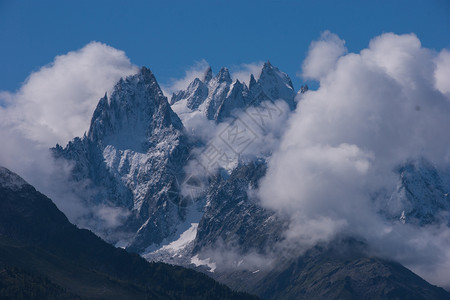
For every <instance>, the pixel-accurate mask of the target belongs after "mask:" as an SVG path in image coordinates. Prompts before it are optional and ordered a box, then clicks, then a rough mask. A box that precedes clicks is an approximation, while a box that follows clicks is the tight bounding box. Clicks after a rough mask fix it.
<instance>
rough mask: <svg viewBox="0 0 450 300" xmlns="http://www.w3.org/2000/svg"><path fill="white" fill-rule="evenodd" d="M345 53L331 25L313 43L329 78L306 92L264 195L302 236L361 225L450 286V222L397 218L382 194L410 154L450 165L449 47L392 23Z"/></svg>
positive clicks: (383, 246) (390, 253)
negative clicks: (393, 28)
mask: <svg viewBox="0 0 450 300" xmlns="http://www.w3.org/2000/svg"><path fill="white" fill-rule="evenodd" d="M345 53H346V50H345V47H344V42H343V41H342V40H340V39H339V38H338V37H337V36H336V35H334V34H332V33H329V32H326V33H324V34H323V35H322V36H321V38H320V40H319V41H316V42H313V43H312V45H311V47H310V52H309V54H308V56H307V58H306V60H305V63H304V64H303V75H304V76H305V77H309V78H313V79H317V80H319V81H320V87H319V89H318V90H317V91H309V92H307V93H305V94H304V95H302V98H301V100H300V102H299V104H298V107H297V109H296V112H295V113H294V115H293V116H292V117H291V119H290V121H289V123H290V125H289V127H288V129H287V131H286V132H285V134H284V136H283V138H282V140H281V144H280V147H279V149H278V150H277V151H276V152H275V153H274V155H273V156H272V158H271V161H270V163H269V169H268V173H267V175H266V177H265V178H264V179H263V181H262V184H261V188H260V191H259V192H260V196H261V199H262V203H263V205H265V206H266V207H269V208H271V209H274V210H276V211H278V212H279V213H280V214H283V215H285V216H288V217H289V218H290V220H291V226H290V229H289V230H288V232H286V237H287V238H288V240H290V241H291V242H293V243H295V244H296V246H298V245H300V247H304V248H305V249H306V248H308V247H310V246H312V245H314V244H315V243H317V242H320V241H329V240H331V239H333V238H334V237H336V235H337V234H340V233H344V234H349V235H353V236H355V235H356V236H358V237H362V238H363V239H366V240H367V241H368V243H369V244H370V245H371V246H372V247H373V249H377V250H379V253H378V254H379V255H384V256H387V257H389V258H392V259H396V260H398V261H400V262H403V263H405V264H406V265H407V266H409V267H411V268H412V269H413V270H415V271H417V272H418V273H419V274H420V275H422V276H424V277H425V278H427V279H429V280H431V281H432V282H434V283H436V284H441V285H446V286H450V281H449V280H447V279H448V278H450V268H449V266H450V259H449V258H450V250H448V249H450V241H449V240H448V238H444V239H443V238H442V237H446V236H448V235H449V234H450V230H449V228H448V227H447V226H438V227H430V226H428V227H423V228H419V227H417V228H416V227H414V226H413V225H408V224H405V225H403V224H401V223H400V222H396V223H395V222H394V223H392V222H391V221H389V222H388V221H387V220H385V219H384V218H383V217H381V216H380V215H379V214H378V213H377V208H376V207H377V206H376V204H375V203H374V199H375V198H376V197H375V195H389V194H390V193H391V194H392V193H393V192H394V191H395V188H396V185H397V183H398V174H396V173H395V172H394V169H395V168H396V167H398V166H399V165H401V164H404V163H405V162H407V161H408V160H409V159H420V158H425V159H427V160H428V161H430V162H432V163H433V164H434V165H436V166H439V167H440V168H447V170H448V167H449V163H450V137H449V133H448V130H449V128H450V101H449V100H450V99H449V96H448V93H447V91H448V90H447V88H448V87H449V84H448V83H449V77H448V76H446V74H448V51H447V50H443V51H441V52H440V53H436V52H435V51H432V50H430V49H426V48H424V47H422V46H421V43H420V41H419V39H418V38H417V37H416V36H415V35H414V34H407V35H396V34H392V33H387V34H383V35H381V36H378V37H376V38H374V39H373V40H372V41H371V42H370V45H369V47H368V48H367V49H364V50H362V51H361V52H360V53H348V54H345ZM445 93H447V94H445ZM405 249H407V250H406V251H405ZM423 251H427V253H429V254H430V255H424V252H423ZM430 266H431V267H430ZM432 269H434V270H435V272H434V273H433V272H430V270H432ZM436 274H439V276H437V275H436ZM443 274H445V275H446V276H443Z"/></svg>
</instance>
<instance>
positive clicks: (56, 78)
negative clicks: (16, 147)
mask: <svg viewBox="0 0 450 300" xmlns="http://www.w3.org/2000/svg"><path fill="white" fill-rule="evenodd" d="M135 72H137V67H136V66H134V65H133V64H131V62H130V60H129V59H128V58H127V57H126V55H125V53H124V52H123V51H120V50H117V49H114V48H112V47H110V46H107V45H105V44H102V43H98V42H91V43H89V44H87V45H86V46H84V47H83V48H81V49H79V50H77V51H72V52H69V53H67V54H64V55H60V56H57V57H55V59H54V61H53V62H52V63H50V64H49V65H46V66H44V67H42V68H41V69H40V70H38V71H36V72H34V73H32V74H31V75H30V76H29V77H28V78H27V79H26V81H25V82H24V84H23V85H22V87H21V88H20V90H19V91H17V92H16V93H8V92H2V93H1V94H0V97H1V98H2V102H3V103H4V104H5V106H6V107H4V108H1V109H0V117H1V120H2V123H3V124H4V123H10V124H13V125H14V126H15V127H17V128H18V129H19V130H20V131H21V132H23V133H24V134H25V135H26V137H27V138H29V139H31V140H33V141H36V142H39V143H42V144H45V145H53V144H55V143H66V142H67V141H68V140H71V139H72V138H73V137H75V136H81V135H83V133H84V131H85V130H87V129H88V127H89V121H90V118H91V117H92V113H93V112H94V109H95V106H96V105H97V102H98V100H99V99H100V98H101V97H102V96H103V95H104V93H105V92H107V91H110V90H111V89H112V88H113V86H114V84H115V83H116V82H117V81H118V80H119V79H120V77H123V76H127V75H130V74H133V73H135Z"/></svg>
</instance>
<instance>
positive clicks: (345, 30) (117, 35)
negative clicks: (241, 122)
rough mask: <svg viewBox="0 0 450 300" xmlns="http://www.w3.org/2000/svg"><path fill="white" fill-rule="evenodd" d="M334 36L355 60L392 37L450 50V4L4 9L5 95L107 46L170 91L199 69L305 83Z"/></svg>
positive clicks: (1, 59)
mask: <svg viewBox="0 0 450 300" xmlns="http://www.w3.org/2000/svg"><path fill="white" fill-rule="evenodd" d="M327 29H328V30H330V31H332V32H333V33H336V34H337V35H339V36H340V38H342V39H344V40H345V41H346V46H347V48H348V49H349V51H359V50H360V49H362V48H365V47H367V44H368V42H369V41H370V39H371V38H373V37H374V36H376V35H379V34H381V33H383V32H395V33H398V34H402V33H411V32H414V33H416V34H417V36H418V37H419V39H420V40H421V42H422V43H423V46H424V47H427V48H432V49H436V50H440V49H442V48H450V1H446V0H431V1H416V0H409V1H403V0H390V1H331V0H330V1H287V0H286V1H282V0H280V1H215V0H210V1H134V2H133V3H126V4H124V2H123V1H12V0H0V41H1V47H0V70H1V72H0V90H7V91H14V90H16V89H18V88H19V87H20V85H21V83H22V82H23V80H25V79H26V77H27V76H28V75H29V74H30V72H32V71H36V70H38V69H39V68H40V67H41V66H43V65H45V64H47V63H49V62H51V61H52V60H53V58H54V57H55V56H56V55H59V54H65V53H67V52H68V51H71V50H77V49H79V48H81V47H83V46H84V45H86V44H87V43H89V42H90V41H93V40H95V41H100V42H103V43H106V44H108V45H111V46H113V47H115V48H117V49H121V50H124V51H125V52H126V54H127V56H128V57H129V58H130V59H131V61H132V62H133V63H134V64H136V65H145V66H148V67H149V68H150V69H152V70H153V72H154V73H155V75H156V76H157V79H158V80H159V81H160V82H161V83H165V82H168V81H169V80H170V79H171V78H175V77H182V76H183V73H184V71H185V70H186V69H187V68H189V67H190V66H192V65H193V64H194V63H195V62H196V61H199V60H201V59H206V60H207V61H208V62H209V63H210V64H211V66H212V67H213V70H216V71H217V70H218V68H220V67H221V66H234V65H239V64H241V63H251V62H257V61H266V60H270V61H271V62H272V63H273V64H274V65H276V66H278V67H279V68H280V69H281V70H283V71H285V72H287V73H288V74H289V75H290V76H291V78H292V80H293V82H294V85H295V87H296V88H299V87H300V84H301V82H302V80H301V79H300V78H298V77H297V76H296V74H297V72H298V71H299V69H300V67H301V63H302V61H303V59H304V58H305V54H306V52H307V50H308V46H309V44H310V42H311V41H312V40H314V39H317V38H318V37H319V35H320V32H322V31H324V30H327Z"/></svg>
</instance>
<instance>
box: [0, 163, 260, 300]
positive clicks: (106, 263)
mask: <svg viewBox="0 0 450 300" xmlns="http://www.w3.org/2000/svg"><path fill="white" fill-rule="evenodd" d="M0 293H1V294H0V296H1V297H6V298H8V297H9V298H17V299H20V298H23V299H30V298H52V299H70V298H73V299H80V298H81V299H82V298H89V299H148V298H151V299H255V297H253V296H249V295H247V294H243V293H236V292H233V291H232V290H230V289H229V288H228V287H226V286H224V285H222V284H219V283H217V282H215V281H214V280H212V279H211V278H209V277H208V276H206V275H204V274H201V273H198V272H195V271H193V270H188V269H185V268H182V267H176V266H171V265H167V264H163V263H153V264H150V263H148V262H147V261H146V260H144V259H143V258H141V257H140V256H138V255H134V254H130V253H128V252H126V251H125V250H122V249H117V248H115V247H113V246H111V245H109V244H107V243H106V242H104V241H103V240H101V239H100V238H98V237H97V236H95V235H94V234H93V233H91V232H90V231H87V230H82V229H78V228H77V227H76V226H74V225H72V224H71V223H70V222H69V221H68V220H67V218H66V217H65V216H64V214H63V213H62V212H60V211H59V210H58V209H57V207H56V206H55V205H54V204H53V203H52V201H51V200H50V199H48V198H47V197H46V196H44V195H42V194H41V193H39V192H37V191H36V190H35V189H34V188H33V187H32V186H31V185H29V184H27V183H26V182H24V181H23V180H22V179H21V178H20V177H18V176H17V175H16V174H14V173H12V172H10V171H9V170H7V169H5V168H1V167H0Z"/></svg>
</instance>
